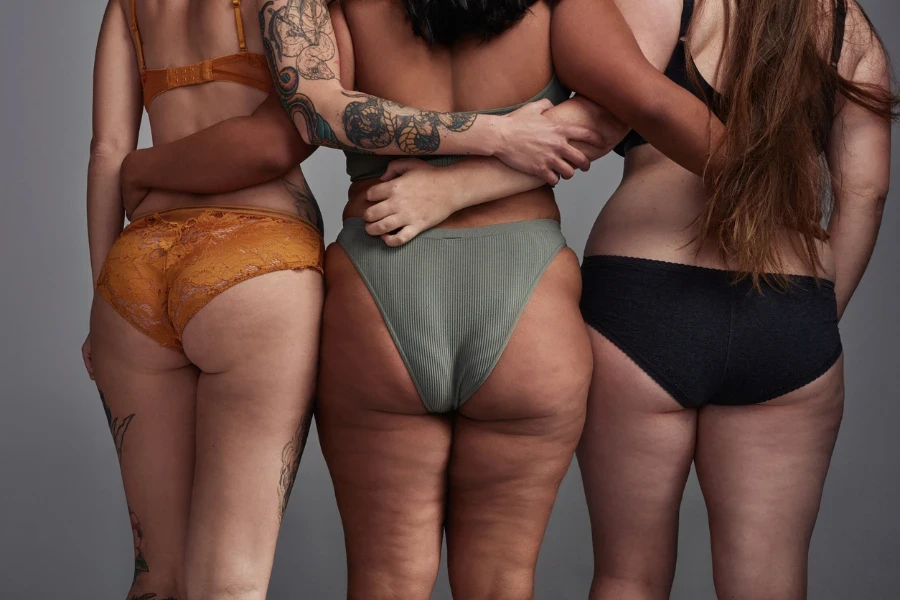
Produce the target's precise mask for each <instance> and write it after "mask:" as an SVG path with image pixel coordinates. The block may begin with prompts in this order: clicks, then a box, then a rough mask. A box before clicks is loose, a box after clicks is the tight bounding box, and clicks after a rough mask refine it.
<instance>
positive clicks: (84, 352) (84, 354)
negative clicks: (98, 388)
mask: <svg viewBox="0 0 900 600" xmlns="http://www.w3.org/2000/svg"><path fill="white" fill-rule="evenodd" d="M81 358H82V360H84V368H85V369H87V374H88V377H90V378H91V381H93V380H94V363H93V362H91V334H90V332H88V334H87V338H86V339H85V340H84V344H82V345H81Z"/></svg>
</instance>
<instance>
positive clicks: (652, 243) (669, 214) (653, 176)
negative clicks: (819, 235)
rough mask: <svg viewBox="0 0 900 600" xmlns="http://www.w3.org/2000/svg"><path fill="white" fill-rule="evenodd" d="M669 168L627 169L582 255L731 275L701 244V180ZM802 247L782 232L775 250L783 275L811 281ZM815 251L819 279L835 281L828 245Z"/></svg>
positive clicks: (794, 235) (720, 258)
mask: <svg viewBox="0 0 900 600" xmlns="http://www.w3.org/2000/svg"><path fill="white" fill-rule="evenodd" d="M641 150H643V149H641ZM634 151H637V149H636V150H634ZM634 151H633V152H634ZM629 154H631V153H629ZM666 163H667V164H653V161H648V164H646V165H641V166H640V167H637V166H635V165H632V166H633V167H634V168H632V169H626V171H627V175H626V176H625V177H624V178H623V180H622V182H621V184H620V185H619V187H618V188H617V189H616V191H615V192H614V193H613V195H612V196H611V197H610V198H609V200H608V201H607V202H606V204H605V205H604V206H603V209H602V210H601V211H600V214H599V215H598V216H597V219H596V221H595V223H594V226H593V229H592V230H591V235H590V237H589V238H588V242H587V246H586V247H585V252H584V255H585V256H591V255H595V254H601V255H623V256H632V257H637V258H646V259H652V260H661V261H666V262H674V263H680V264H686V265H692V266H698V267H707V268H712V269H723V270H731V269H732V266H731V265H730V264H729V262H728V261H727V260H726V259H725V258H724V257H723V256H722V255H721V253H720V252H719V250H718V248H717V246H716V245H715V244H714V243H711V242H709V241H707V242H705V243H702V244H701V243H698V240H697V235H698V232H699V230H698V228H697V225H696V221H697V218H698V217H699V216H700V215H701V214H702V212H703V210H704V208H705V207H706V203H707V201H708V196H707V193H706V190H705V189H704V186H703V184H702V182H701V180H700V178H699V177H697V176H695V175H693V174H692V173H690V172H688V171H686V170H685V169H682V168H681V167H678V166H677V165H675V164H674V163H671V162H669V161H666ZM799 241H800V235H799V233H797V232H796V231H794V230H790V229H784V230H782V231H781V232H780V233H779V234H778V238H777V241H776V246H777V251H778V254H779V256H780V258H781V260H782V263H783V264H782V267H783V269H782V270H783V272H784V273H787V274H795V275H813V274H814V273H811V272H809V268H808V267H806V266H805V262H804V260H803V257H802V255H801V254H800V253H799V252H798V251H797V249H798V248H801V247H802V246H801V245H799V244H798V242H799ZM817 248H818V251H819V256H820V258H821V261H822V269H820V272H819V273H818V275H819V276H820V277H824V278H826V279H833V277H834V260H833V256H832V253H831V248H830V245H829V244H828V242H826V241H821V242H818V243H817Z"/></svg>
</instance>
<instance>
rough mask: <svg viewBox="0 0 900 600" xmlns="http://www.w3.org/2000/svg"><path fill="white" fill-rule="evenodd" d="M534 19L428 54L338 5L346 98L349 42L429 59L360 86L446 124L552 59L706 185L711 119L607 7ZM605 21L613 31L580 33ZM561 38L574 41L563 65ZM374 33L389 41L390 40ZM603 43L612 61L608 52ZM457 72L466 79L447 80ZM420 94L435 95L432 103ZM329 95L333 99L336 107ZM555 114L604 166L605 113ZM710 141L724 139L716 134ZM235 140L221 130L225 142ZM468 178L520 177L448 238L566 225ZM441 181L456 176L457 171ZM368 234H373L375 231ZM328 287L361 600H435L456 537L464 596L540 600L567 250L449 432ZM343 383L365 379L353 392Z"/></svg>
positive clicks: (360, 186)
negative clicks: (484, 228)
mask: <svg viewBox="0 0 900 600" xmlns="http://www.w3.org/2000/svg"><path fill="white" fill-rule="evenodd" d="M277 6H279V4H277V3H276V7H277ZM533 13H534V14H532V15H531V16H528V17H526V19H525V20H524V21H523V22H522V23H521V24H519V25H518V26H517V27H515V28H513V29H512V30H511V31H509V32H507V33H506V34H504V35H503V36H501V37H500V38H498V39H496V40H494V41H493V42H491V43H489V44H485V45H478V44H474V43H471V42H463V43H460V44H459V45H458V47H454V48H452V49H443V50H435V49H430V50H429V49H427V48H426V47H425V46H424V44H423V43H422V42H421V41H420V40H418V39H417V38H415V37H413V36H412V34H411V32H410V31H409V27H408V24H406V23H405V21H404V18H403V15H402V12H401V9H400V6H399V5H398V4H397V3H395V2H392V1H382V2H367V3H364V2H356V1H354V2H347V3H345V6H344V7H343V10H338V8H337V7H336V6H335V5H332V21H333V23H334V25H333V29H334V31H335V38H336V45H337V46H338V47H339V48H340V51H341V63H340V64H341V75H342V80H344V81H343V85H344V86H345V88H348V87H349V88H351V89H352V86H348V84H347V82H346V75H347V74H346V70H347V68H348V66H349V64H352V63H350V61H347V60H345V59H346V57H347V55H348V53H347V50H348V49H349V47H350V41H349V40H350V34H352V35H353V42H352V43H353V44H354V45H355V46H356V56H357V57H360V56H365V57H373V56H381V57H385V58H389V57H390V56H394V55H396V56H397V57H401V56H402V57H410V56H414V57H415V58H416V61H411V62H409V61H408V62H409V64H418V65H419V67H418V69H417V70H411V71H409V72H408V73H404V74H398V73H397V72H396V70H394V69H390V68H388V65H387V64H385V65H381V64H379V63H378V62H372V61H370V62H369V63H363V64H358V63H357V64H356V87H357V88H359V89H362V90H364V91H366V92H369V93H372V94H384V95H386V96H388V97H389V98H391V99H394V100H399V101H401V102H404V103H406V104H415V105H424V106H426V107H428V108H432V109H436V110H469V109H477V108H487V107H493V106H502V105H509V104H515V103H518V102H521V101H522V100H523V99H524V98H528V97H530V96H532V95H533V94H534V93H535V92H536V91H537V90H539V89H540V88H542V87H543V86H544V84H546V82H547V80H548V79H549V78H550V76H551V74H552V72H553V64H552V63H553V59H556V58H557V57H556V53H557V52H561V55H562V57H563V61H562V62H563V65H565V66H567V67H568V68H564V69H560V68H559V67H558V66H557V69H556V70H557V72H559V73H560V74H561V75H563V76H566V77H568V78H570V79H571V80H572V81H573V82H575V81H578V82H580V83H582V89H580V90H579V91H580V92H583V93H588V94H593V96H595V97H601V96H602V97H605V98H607V100H608V101H609V102H610V103H612V104H613V105H614V106H616V108H617V110H618V113H617V114H619V116H620V117H622V118H624V119H628V120H629V122H633V123H638V124H640V125H641V126H642V128H643V129H645V130H647V131H648V135H650V136H656V137H657V138H658V139H660V140H661V143H662V144H665V142H664V141H662V140H663V138H669V137H674V139H675V140H678V141H680V144H673V147H674V148H675V150H674V152H673V153H674V154H675V155H676V156H677V157H678V159H679V160H682V161H684V163H685V164H686V165H688V166H689V167H690V168H693V169H695V170H700V169H702V168H703V167H704V165H705V162H706V159H705V158H704V157H705V155H706V153H707V151H708V143H709V134H710V132H709V131H708V130H707V127H708V118H707V115H706V111H705V109H704V108H703V106H702V104H701V103H699V101H696V100H695V99H693V98H692V97H691V96H690V95H689V94H687V93H685V92H683V90H680V89H679V88H677V86H674V85H672V84H671V83H670V82H668V81H667V80H665V78H663V77H661V76H659V74H658V73H657V72H656V71H655V70H654V69H653V67H652V65H650V64H649V63H647V62H646V61H645V60H644V58H643V56H642V55H641V54H640V50H639V47H638V46H637V44H636V43H635V41H634V39H633V37H631V34H630V32H629V31H628V29H627V25H626V24H625V22H624V20H623V19H622V18H621V16H619V15H618V12H617V11H616V8H615V6H614V5H613V4H612V3H611V2H609V1H604V2H578V1H574V0H568V2H567V3H566V9H565V10H562V9H557V11H556V12H554V13H553V14H551V11H550V10H549V8H547V7H546V6H545V5H543V4H538V5H535V7H534V9H533ZM593 22H596V23H601V24H603V27H599V28H598V27H591V28H588V27H585V26H583V24H584V23H593ZM354 23H357V27H354ZM372 23H377V24H378V27H371V24H372ZM579 23H581V24H582V26H579ZM604 27H605V28H606V30H605V31H602V29H603V28H604ZM553 29H560V30H561V31H564V32H567V33H569V34H570V35H568V36H567V37H568V38H569V39H568V41H567V43H563V44H560V45H559V49H557V48H554V56H552V57H551V48H550V44H549V36H550V33H551V30H553ZM374 32H380V33H379V36H378V37H377V39H374V37H375V36H374ZM595 34H600V35H599V36H595ZM559 37H566V36H559ZM598 37H599V39H605V40H607V42H608V44H609V46H610V47H612V48H615V49H617V52H612V53H610V52H609V50H610V47H606V46H604V45H603V44H598V43H597V42H596V39H598ZM376 44H377V52H374V51H373V50H374V49H376ZM522 44H528V45H529V47H533V48H537V49H538V50H537V54H536V56H537V57H538V60H535V57H534V56H530V57H529V59H528V60H527V61H526V60H523V58H522V56H521V53H520V52H517V48H519V47H521V45H522ZM584 55H587V56H590V57H591V60H585V57H584ZM386 62H387V63H390V61H386ZM451 67H452V68H453V69H452V70H453V71H454V72H455V73H459V74H460V76H457V77H456V78H455V79H453V78H450V77H449V70H450V68H451ZM333 68H334V66H333V65H332V69H333ZM479 70H480V71H482V72H484V71H487V72H490V73H492V74H493V75H494V76H495V78H496V79H497V83H492V84H489V85H486V84H485V83H484V82H483V81H482V80H481V79H479V78H478V77H475V76H474V75H473V76H472V79H469V78H467V77H466V75H465V74H466V73H476V72H478V71H479ZM625 72H628V73H629V74H631V75H637V76H636V77H635V78H634V79H626V81H628V82H629V85H621V84H619V83H617V80H619V81H621V80H622V75H623V73H625ZM640 75H643V77H641V76H640ZM504 78H505V79H504ZM422 81H425V82H426V83H427V85H422V84H421V82H422ZM330 85H331V84H329V86H330ZM332 87H333V86H332ZM423 90H427V91H428V93H427V94H424V95H423ZM309 93H310V95H311V96H312V95H314V94H315V93H316V92H315V90H310V91H309ZM329 94H330V97H331V98H332V100H333V98H334V94H333V93H332V92H329ZM667 96H672V97H674V98H681V99H686V101H685V102H682V103H680V104H678V105H676V109H675V110H672V109H671V105H670V104H669V103H668V102H663V101H662V100H655V99H657V98H660V97H661V98H663V99H665V98H667ZM547 115H548V116H549V117H550V118H551V119H553V120H555V121H556V122H558V123H576V124H582V125H590V126H591V127H592V128H593V129H594V130H596V133H597V134H599V135H598V137H596V138H594V139H593V140H592V141H593V142H594V144H592V145H583V144H577V145H578V147H579V148H580V149H581V150H582V151H583V152H584V153H585V154H586V155H587V156H590V157H592V158H596V157H598V156H600V155H602V154H603V153H605V152H606V151H607V150H609V148H610V147H611V145H612V144H613V143H614V142H615V141H616V140H617V139H618V138H620V137H621V136H622V135H623V134H624V131H625V128H624V126H622V125H621V123H619V122H618V121H617V120H616V119H615V118H613V117H611V115H610V114H609V113H608V112H607V111H604V110H603V109H600V108H599V107H598V106H596V105H594V104H593V103H591V102H589V101H587V100H585V99H584V98H576V99H574V100H571V101H569V102H566V103H564V104H562V105H561V106H559V107H556V108H555V109H553V110H552V111H548V112H547ZM302 121H303V119H302V118H295V123H296V124H297V126H298V129H299V130H300V132H301V134H302V133H304V132H307V131H308V130H307V128H306V127H305V123H303V122H302ZM712 125H713V132H712V133H713V136H715V135H716V126H717V123H713V124H712ZM227 126H228V124H227V123H222V124H221V127H222V129H224V128H225V127H227ZM201 137H203V134H202V132H201V133H198V134H196V135H194V136H190V138H185V148H186V147H187V144H188V143H189V142H190V143H193V144H195V145H194V146H193V147H194V148H195V149H197V151H198V152H199V151H200V150H201V149H202V148H203V146H202V143H201V142H202V140H201ZM192 138H193V140H192ZM242 141H243V142H244V143H253V141H252V140H249V139H248V140H242ZM206 150H207V151H211V152H214V153H215V152H216V150H218V151H220V152H221V149H216V148H207V149H206ZM414 162H416V161H399V162H398V163H395V164H397V165H403V164H406V165H409V164H413V163H414ZM464 163H465V164H467V165H469V166H470V167H471V168H472V169H474V170H475V171H477V172H479V173H487V172H489V171H492V172H493V171H496V170H498V169H499V170H501V171H502V172H504V173H505V174H506V175H507V176H508V177H510V178H512V179H513V183H512V184H507V185H506V189H508V190H510V191H509V193H507V194H506V196H509V197H506V198H504V199H501V200H499V201H497V202H493V203H491V204H487V205H484V206H479V207H474V208H470V209H466V210H460V211H459V212H457V213H456V214H454V215H453V216H452V217H451V218H450V219H449V220H448V221H447V222H445V223H444V224H443V225H442V226H451V227H452V226H457V227H460V226H480V225H487V224H491V223H498V222H507V221H515V220H522V219H530V218H558V209H557V208H556V205H555V203H554V202H553V197H552V193H551V192H550V190H548V189H540V190H536V191H532V192H528V193H524V194H521V195H514V192H515V190H512V187H514V186H518V185H522V184H523V182H524V183H525V185H524V187H522V190H528V189H530V188H534V187H538V186H540V185H541V183H542V180H541V179H540V178H536V177H533V176H530V175H527V174H522V173H518V172H515V171H512V170H511V169H509V168H508V167H505V166H503V165H502V164H501V163H500V162H499V161H498V160H496V159H467V160H466V161H464ZM397 169H398V167H395V170H397ZM399 169H400V170H402V168H399ZM445 171H446V173H448V174H451V173H454V172H456V169H454V168H449V169H446V170H445ZM495 179H496V178H493V179H492V180H487V179H479V178H478V177H477V176H476V177H474V178H473V179H472V180H470V183H474V182H477V183H478V184H479V185H481V184H483V185H484V186H485V187H486V188H491V186H492V181H494V180H495ZM126 183H127V182H126ZM377 184H378V182H377V181H370V182H365V183H357V184H355V185H354V186H352V187H351V190H350V202H349V203H348V205H347V208H346V209H345V215H348V216H351V215H365V216H366V218H369V217H370V216H371V215H369V212H368V211H369V207H370V206H371V205H372V202H373V201H376V204H374V206H376V207H377V206H379V204H380V203H377V200H378V199H377V198H375V197H372V195H371V194H368V189H370V188H372V189H374V187H373V186H375V187H377ZM145 185H146V184H145ZM128 187H129V186H128V185H126V188H128ZM137 187H140V186H137ZM476 187H477V186H476ZM493 189H494V190H495V191H496V188H493ZM390 190H391V191H392V192H393V193H395V194H396V193H397V192H400V191H402V190H403V187H402V186H397V185H391V186H390ZM420 197H421V196H420ZM440 198H441V196H440V194H436V195H435V199H436V200H437V199H440ZM478 198H479V194H478V193H473V194H471V195H467V197H466V198H465V202H463V203H460V204H459V205H458V206H457V205H454V206H453V207H452V209H458V208H462V207H463V206H464V205H466V204H467V203H468V204H476V203H478V202H483V201H484V200H478ZM495 198H496V196H495ZM436 204H438V203H437V202H435V203H433V204H431V206H434V205H436ZM438 212H439V213H442V214H443V216H444V217H446V215H447V214H448V213H449V212H452V210H450V211H447V210H446V207H442V208H440V209H439V210H438ZM429 219H430V220H431V222H426V223H425V225H424V226H430V225H433V224H436V222H439V221H440V220H442V219H437V221H433V219H434V214H430V215H429V216H428V218H427V219H426V221H429ZM370 221H372V222H373V224H374V223H375V222H376V219H370ZM382 225H383V224H382ZM424 226H423V227H424ZM370 233H372V234H373V235H379V233H378V232H375V231H370ZM414 233H415V232H412V233H410V232H409V231H407V232H406V233H405V234H404V232H403V230H401V231H400V232H399V233H398V234H397V235H396V236H391V235H390V234H388V233H385V234H384V237H385V241H386V242H387V243H389V244H392V245H396V244H398V243H403V242H404V241H406V240H407V238H406V236H411V235H413V234H414ZM327 271H328V288H329V295H328V301H327V303H326V309H325V323H324V336H323V347H322V356H323V361H322V369H321V371H320V394H319V398H320V404H319V412H318V423H319V430H320V437H321V440H322V444H323V449H324V451H325V454H326V458H327V459H328V462H329V467H330V469H331V471H332V477H333V479H334V481H335V489H336V494H337V498H338V503H339V505H340V508H341V512H342V517H343V520H344V527H345V533H346V541H347V552H348V558H349V575H350V581H349V597H351V598H358V597H359V598H363V597H364V598H381V597H384V598H427V597H428V595H429V594H430V590H431V587H432V586H433V583H434V578H435V576H436V569H437V564H438V562H439V554H440V542H441V537H442V533H444V532H446V534H447V540H448V547H449V551H450V556H449V564H450V576H451V585H452V586H453V589H454V595H455V597H459V598H481V597H485V598H487V597H490V598H530V597H531V595H532V593H533V592H532V587H533V572H534V566H535V562H536V559H537V552H538V548H539V546H540V541H541V539H542V537H543V533H544V529H545V527H546V523H547V518H548V516H549V512H550V508H551V506H552V503H553V500H554V498H555V495H556V490H557V488H558V485H559V482H560V479H561V478H562V476H563V475H564V473H565V471H566V469H567V467H568V465H569V464H570V461H571V458H572V454H573V451H574V448H575V444H576V442H577V439H578V436H579V434H580V431H581V426H582V421H583V418H584V400H585V396H586V393H587V384H588V380H589V373H590V361H589V354H588V338H587V336H586V334H585V333H584V326H583V323H582V322H581V320H580V315H579V313H578V309H577V301H578V295H579V287H580V286H579V276H578V267H577V262H576V260H575V258H574V255H573V253H572V252H571V251H570V250H565V251H563V252H561V253H560V255H559V256H558V257H557V258H556V259H555V261H554V262H553V264H551V266H550V268H549V269H548V271H547V272H546V274H545V276H544V278H543V280H542V281H541V282H540V284H539V285H538V288H537V290H536V291H535V292H534V294H533V296H532V298H531V300H530V302H529V304H528V306H527V307H526V310H525V313H524V315H523V317H522V320H521V321H520V323H519V325H518V327H517V328H516V330H515V332H514V334H513V337H512V339H511V341H510V344H509V346H508V347H507V349H506V352H505V353H504V355H503V357H502V358H501V361H500V363H499V364H498V366H497V368H496V369H495V370H494V372H493V374H492V375H491V377H490V379H489V380H488V381H487V382H486V383H485V385H484V386H483V387H482V388H481V390H479V392H478V393H477V394H476V395H475V396H474V397H473V398H471V399H470V400H469V401H468V402H467V403H466V404H465V405H464V407H463V409H462V410H461V411H459V412H458V413H456V414H454V415H443V416H437V415H429V414H427V413H426V411H425V409H424V407H423V405H422V403H421V401H420V399H419V398H418V396H417V394H416V392H415V389H414V386H413V384H412V381H411V380H410V378H409V375H408V373H407V372H406V370H405V367H404V366H403V364H402V362H401V360H400V358H399V355H398V354H397V350H396V348H395V347H394V345H393V342H392V340H391V338H390V336H389V334H388V332H387V330H386V328H385V326H384V323H383V321H382V319H381V316H380V313H379V312H378V310H377V308H376V307H375V304H374V302H373V300H372V298H371V297H370V296H369V294H368V292H367V290H366V288H365V286H364V284H363V283H362V281H361V279H360V278H359V276H358V274H357V273H356V271H355V269H354V268H353V267H352V265H351V264H350V263H349V261H348V259H347V257H346V255H344V253H343V251H342V250H341V249H340V248H339V247H338V246H332V247H331V248H330V249H329V251H328V255H327ZM348 372H349V373H354V374H355V376H354V377H353V378H348V377H347V376H346V374H347V373H348Z"/></svg>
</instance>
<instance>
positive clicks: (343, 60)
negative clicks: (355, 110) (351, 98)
mask: <svg viewBox="0 0 900 600" xmlns="http://www.w3.org/2000/svg"><path fill="white" fill-rule="evenodd" d="M328 12H329V14H330V16H331V24H332V27H333V28H334V41H335V44H336V45H337V56H338V70H339V73H340V75H339V79H340V81H341V87H343V88H344V89H345V90H352V89H354V88H355V87H356V64H355V61H354V58H353V39H352V38H351V37H350V26H349V25H348V24H347V17H346V16H345V15H344V7H343V6H341V2H340V0H336V1H333V2H331V3H330V4H329V5H328Z"/></svg>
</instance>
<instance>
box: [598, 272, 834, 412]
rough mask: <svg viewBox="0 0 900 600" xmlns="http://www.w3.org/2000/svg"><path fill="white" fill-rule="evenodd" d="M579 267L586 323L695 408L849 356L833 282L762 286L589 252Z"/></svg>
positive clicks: (753, 395)
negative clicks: (845, 354)
mask: <svg viewBox="0 0 900 600" xmlns="http://www.w3.org/2000/svg"><path fill="white" fill-rule="evenodd" d="M581 272H582V280H583V284H584V287H583V292H582V296H581V311H582V314H583V315H584V320H585V321H586V322H587V323H588V325H590V326H591V327H593V328H594V329H596V330H597V331H598V332H600V333H601V334H602V335H603V336H604V337H606V338H607V339H609V341H611V342H612V343H613V344H615V345H616V346H618V347H619V349H620V350H622V352H624V353H625V354H626V355H628V356H629V357H630V358H631V359H632V360H633V361H634V362H635V363H636V364H637V365H638V366H639V367H640V368H641V369H642V370H644V371H645V372H646V373H647V374H648V375H649V376H650V377H652V378H653V379H654V380H655V381H656V382H657V383H658V384H659V385H660V386H662V388H663V389H665V390H666V392H668V393H669V394H670V395H671V396H672V397H673V398H674V399H675V400H677V401H678V402H679V403H680V404H681V405H683V406H685V407H688V408H698V407H701V406H704V405H706V404H726V405H740V404H756V403H759V402H765V401H766V400H771V399H772V398H777V397H778V396H781V395H784V394H787V393H788V392H792V391H794V390H797V389H799V388H801V387H803V386H805V385H807V384H809V383H811V382H813V381H814V380H815V379H818V378H819V377H820V376H821V375H823V374H824V373H825V372H826V371H828V369H829V368H830V367H831V366H832V365H834V363H835V362H836V361H837V359H838V358H839V357H840V355H841V338H840V334H839V332H838V318H837V303H836V301H835V295H834V284H833V283H832V282H830V281H827V280H819V282H818V284H817V283H816V280H815V279H813V278H812V277H801V276H790V277H789V281H790V287H789V289H788V290H787V291H781V290H780V289H777V288H775V287H772V286H770V285H767V284H765V283H761V285H762V292H760V291H758V290H754V289H753V285H752V282H751V281H750V280H749V279H745V280H743V281H741V282H739V283H737V284H735V283H733V277H734V274H733V273H731V272H729V271H724V270H718V269H707V268H703V267H695V266H691V265H682V264H676V263H668V262H661V261H656V260H648V259H641V258H628V257H620V256H589V257H587V258H585V260H584V264H583V266H582V270H581Z"/></svg>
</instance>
